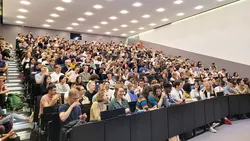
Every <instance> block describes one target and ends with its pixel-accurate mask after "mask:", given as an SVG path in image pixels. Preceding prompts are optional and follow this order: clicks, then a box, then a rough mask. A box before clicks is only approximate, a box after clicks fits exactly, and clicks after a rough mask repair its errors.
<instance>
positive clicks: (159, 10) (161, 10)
mask: <svg viewBox="0 0 250 141" xmlns="http://www.w3.org/2000/svg"><path fill="white" fill-rule="evenodd" d="M156 11H157V12H163V11H165V9H164V8H158V9H156Z"/></svg>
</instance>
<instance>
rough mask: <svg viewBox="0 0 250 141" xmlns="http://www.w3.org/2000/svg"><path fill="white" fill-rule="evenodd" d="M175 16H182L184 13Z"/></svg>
mask: <svg viewBox="0 0 250 141" xmlns="http://www.w3.org/2000/svg"><path fill="white" fill-rule="evenodd" d="M176 15H177V16H183V15H184V13H178V14H176Z"/></svg>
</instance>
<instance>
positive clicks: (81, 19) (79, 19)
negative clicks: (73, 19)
mask: <svg viewBox="0 0 250 141" xmlns="http://www.w3.org/2000/svg"><path fill="white" fill-rule="evenodd" d="M77 20H78V21H81V22H82V21H85V19H84V18H78V19H77Z"/></svg>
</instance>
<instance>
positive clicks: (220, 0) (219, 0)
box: [217, 0, 225, 2]
mask: <svg viewBox="0 0 250 141" xmlns="http://www.w3.org/2000/svg"><path fill="white" fill-rule="evenodd" d="M217 1H218V2H222V1H225V0H217Z"/></svg>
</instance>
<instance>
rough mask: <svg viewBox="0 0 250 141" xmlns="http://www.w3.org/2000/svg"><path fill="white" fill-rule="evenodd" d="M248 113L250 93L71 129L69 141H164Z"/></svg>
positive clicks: (249, 111)
mask: <svg viewBox="0 0 250 141" xmlns="http://www.w3.org/2000/svg"><path fill="white" fill-rule="evenodd" d="M247 113H250V94H244V95H232V96H225V97H218V98H212V99H207V100H202V101H197V102H193V103H187V104H182V105H176V106H172V107H169V108H161V109H159V110H155V111H150V112H145V113H138V114H132V115H131V116H120V117H116V118H113V119H109V120H105V121H100V122H95V123H88V124H85V125H81V126H78V127H74V128H73V130H72V131H71V138H70V140H71V141H82V140H86V141H118V140H119V141H166V140H167V139H168V138H170V137H173V136H176V135H180V134H183V133H185V132H188V131H192V130H193V129H196V128H199V127H202V126H204V125H206V124H209V123H212V122H214V121H216V120H218V119H221V118H224V117H226V116H233V115H240V114H247Z"/></svg>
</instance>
